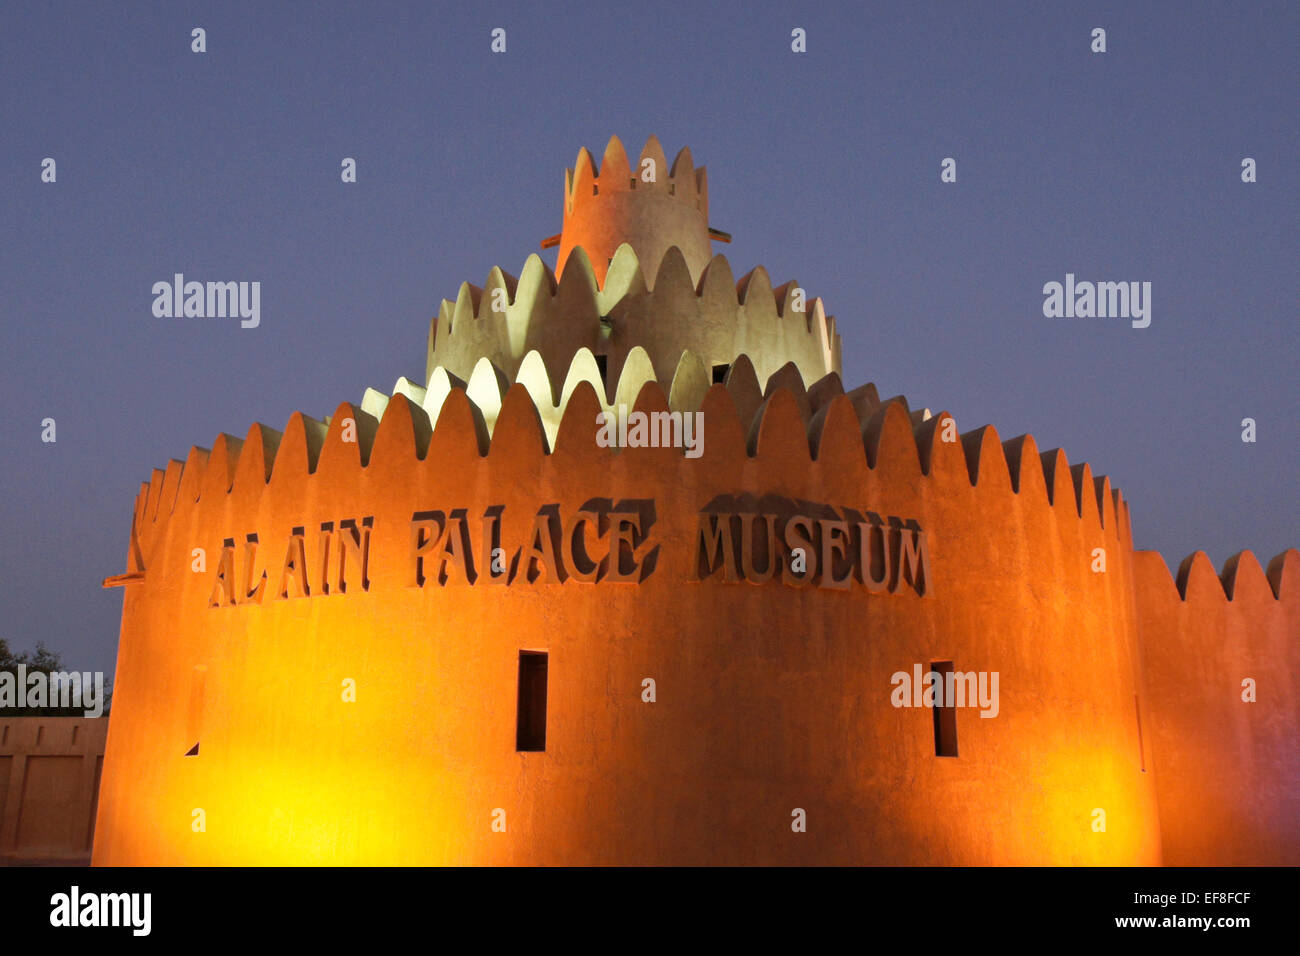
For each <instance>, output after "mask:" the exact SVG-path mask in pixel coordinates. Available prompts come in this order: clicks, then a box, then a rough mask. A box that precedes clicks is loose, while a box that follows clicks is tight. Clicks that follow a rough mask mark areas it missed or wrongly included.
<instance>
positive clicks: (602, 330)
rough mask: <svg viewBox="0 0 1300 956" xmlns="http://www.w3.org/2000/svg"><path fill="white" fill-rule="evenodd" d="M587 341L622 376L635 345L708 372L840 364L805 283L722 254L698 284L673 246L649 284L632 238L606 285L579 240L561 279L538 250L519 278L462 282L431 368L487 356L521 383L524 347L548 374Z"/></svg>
mask: <svg viewBox="0 0 1300 956" xmlns="http://www.w3.org/2000/svg"><path fill="white" fill-rule="evenodd" d="M583 349H585V350H587V351H589V352H590V353H591V354H592V355H593V356H596V357H598V358H599V360H600V362H601V364H603V365H604V367H605V368H606V370H607V374H609V375H612V376H614V377H615V379H617V377H618V376H619V375H620V374H621V373H622V370H623V367H624V365H625V364H626V363H627V361H628V359H629V356H630V355H631V354H632V353H633V352H634V351H635V350H638V349H640V350H641V351H643V352H644V353H645V354H646V356H647V357H648V358H649V359H650V361H651V363H652V364H653V365H654V366H655V368H657V369H660V370H672V369H675V368H676V367H677V363H678V361H679V360H680V358H681V356H682V354H683V353H684V352H691V353H693V354H695V355H696V356H697V357H698V358H699V359H700V361H701V362H703V363H704V366H705V368H706V369H707V370H709V372H710V375H712V374H713V371H714V370H715V369H721V368H724V367H725V366H727V365H729V364H731V363H732V362H733V361H735V360H736V358H737V357H738V356H740V355H747V356H749V359H750V361H751V362H752V363H753V364H754V367H755V370H756V372H757V373H758V374H759V375H760V376H762V377H764V378H766V377H767V376H769V375H771V374H772V373H773V372H775V371H776V370H777V369H778V368H780V367H781V366H783V365H785V364H787V363H789V362H793V363H794V364H795V365H796V366H797V367H798V368H799V371H800V374H801V375H803V376H804V378H806V379H808V380H810V381H812V380H816V379H818V378H821V377H822V376H823V375H826V374H827V373H829V372H839V371H840V367H841V346H840V336H839V333H838V332H837V331H836V325H835V319H834V317H833V316H828V315H827V314H826V309H825V306H824V304H823V302H822V300H821V299H820V298H810V297H808V295H807V293H806V292H805V291H804V290H803V288H802V287H801V286H800V285H799V283H798V282H797V281H795V280H790V281H787V282H785V283H783V284H781V285H780V286H777V287H775V288H773V286H772V282H771V279H770V278H769V277H768V274H767V271H766V270H765V269H763V268H762V267H761V266H760V267H758V268H755V269H753V270H751V271H750V272H749V273H748V274H746V275H745V276H744V277H742V278H741V279H740V281H739V282H737V281H736V280H735V279H734V278H733V276H732V272H731V266H730V264H729V263H728V262H727V259H726V258H725V257H724V256H714V257H713V259H712V260H711V261H710V262H709V263H708V265H707V268H706V269H705V270H704V273H703V275H702V277H701V278H700V281H699V282H698V283H696V282H695V281H694V280H693V279H692V278H691V275H690V273H689V271H688V270H687V268H686V264H685V260H684V259H683V257H682V255H681V253H680V251H679V250H677V249H676V248H672V249H669V250H668V252H667V254H666V255H665V256H664V258H663V260H662V261H661V262H659V263H658V265H657V270H656V272H655V274H654V278H653V285H648V284H647V282H646V281H645V279H644V277H643V275H642V272H641V263H640V262H639V260H638V257H637V254H636V252H635V251H634V250H633V249H632V247H631V246H629V245H626V244H624V245H621V246H619V248H618V251H617V252H616V253H615V255H614V259H613V261H612V262H611V264H610V267H609V271H608V272H607V273H606V276H605V281H604V284H603V285H601V284H598V283H597V281H596V276H595V273H594V271H593V270H592V267H591V263H590V262H589V260H588V259H587V256H586V253H585V252H584V251H583V250H581V249H579V250H577V251H576V252H575V254H574V256H573V257H572V258H571V259H570V260H569V263H568V267H567V268H566V270H565V271H564V274H563V276H562V277H561V278H560V279H559V281H558V282H557V280H556V278H555V275H554V274H553V273H552V272H551V271H550V269H549V268H548V267H547V266H546V264H545V263H544V262H542V260H541V259H540V258H539V257H538V256H536V255H534V256H530V257H529V258H528V261H527V262H526V263H525V264H524V268H523V271H522V273H521V274H520V277H519V278H518V279H516V278H514V277H513V276H511V275H510V274H509V273H507V272H505V271H503V270H502V269H500V268H493V269H492V271H491V272H489V273H488V277H487V280H486V281H485V283H484V285H483V287H482V288H479V287H477V286H473V285H470V284H469V283H464V284H463V285H462V286H461V288H460V292H459V294H458V295H457V297H456V301H455V302H449V301H446V300H444V301H443V303H442V306H441V308H440V309H439V313H438V317H437V318H435V319H434V320H433V321H432V323H431V324H430V329H429V349H428V362H427V365H426V375H427V377H428V378H429V379H430V380H432V378H433V376H434V373H435V371H436V370H437V369H438V368H439V367H441V368H443V369H445V370H446V372H447V373H448V374H449V375H452V376H456V377H458V378H460V379H461V380H468V379H469V377H470V375H471V374H473V371H474V368H475V366H476V365H477V363H478V362H479V361H480V360H481V359H487V360H488V361H489V362H491V363H492V364H493V365H494V366H496V367H497V368H498V369H500V370H501V372H502V373H503V374H504V375H505V376H506V377H507V379H508V380H511V381H513V380H514V378H515V376H516V374H517V373H518V370H519V368H520V366H521V364H522V363H523V360H524V357H525V356H526V355H528V354H529V353H530V352H537V353H538V355H540V357H541V360H542V362H543V364H544V365H545V366H546V369H547V373H548V374H549V375H550V376H551V377H552V378H553V379H554V378H563V375H564V373H565V370H566V369H567V368H568V367H569V366H570V364H571V363H572V362H573V360H574V357H575V356H576V355H577V354H578V353H579V352H580V351H581V350H583ZM660 384H662V385H664V387H665V388H667V387H668V386H669V385H670V382H669V381H662V382H661V383H660Z"/></svg>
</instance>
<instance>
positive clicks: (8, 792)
mask: <svg viewBox="0 0 1300 956" xmlns="http://www.w3.org/2000/svg"><path fill="white" fill-rule="evenodd" d="M107 738H108V718H107V717H102V718H99V719H96V720H92V719H87V718H82V717H13V718H5V717H0V863H14V862H25V861H44V860H58V861H63V862H83V863H89V862H90V847H91V843H92V841H93V839H94V835H95V804H96V795H97V793H98V790H99V775H100V771H101V769H102V767H103V764H104V744H105V742H106V740H107Z"/></svg>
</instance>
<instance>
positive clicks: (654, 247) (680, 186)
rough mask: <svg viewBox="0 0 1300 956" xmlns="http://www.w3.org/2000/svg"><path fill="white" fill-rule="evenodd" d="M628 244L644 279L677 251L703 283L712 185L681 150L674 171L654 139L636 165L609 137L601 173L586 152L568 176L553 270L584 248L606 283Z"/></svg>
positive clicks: (708, 255)
mask: <svg viewBox="0 0 1300 956" xmlns="http://www.w3.org/2000/svg"><path fill="white" fill-rule="evenodd" d="M624 243H628V244H629V245H631V246H632V248H633V249H634V250H636V253H637V255H639V256H640V257H641V261H642V263H644V265H645V267H646V269H647V273H646V275H645V279H646V281H650V280H651V279H652V276H651V275H650V274H649V271H648V270H649V269H653V268H655V267H656V266H657V265H658V263H659V262H660V261H661V260H662V259H663V257H664V256H665V255H667V254H668V250H669V249H673V248H676V249H677V250H678V251H679V252H680V253H681V255H682V258H683V260H684V262H685V263H686V266H687V269H688V271H689V272H690V274H691V275H692V276H693V277H694V278H696V279H698V278H699V277H700V274H701V273H702V272H703V270H704V267H705V266H706V265H707V264H708V262H709V259H710V258H711V255H712V253H711V251H710V250H711V246H710V231H709V187H708V177H707V176H706V174H705V170H704V167H703V166H701V167H700V168H699V169H696V168H695V164H694V161H693V160H692V158H691V151H690V150H689V149H686V148H683V149H682V150H681V151H680V152H679V153H678V154H677V158H676V159H674V160H673V164H672V166H671V167H669V165H668V159H667V157H666V156H665V155H664V150H663V147H662V146H660V145H659V140H658V138H657V137H654V136H651V137H650V139H649V140H648V141H647V142H646V144H645V149H643V150H642V151H641V156H640V158H639V159H638V160H637V161H636V162H635V164H632V163H629V162H628V156H627V152H626V151H625V150H624V149H623V143H622V142H621V141H620V140H619V138H618V137H617V136H612V137H610V140H609V144H608V145H607V146H606V147H605V155H604V157H603V158H602V160H601V162H600V166H599V168H597V166H596V162H595V160H594V159H593V158H592V155H591V153H590V152H588V151H587V149H586V148H585V147H584V148H583V149H581V150H579V152H578V159H577V162H575V163H574V165H573V169H571V170H565V174H564V229H563V231H562V232H561V233H560V235H559V247H560V251H559V258H558V259H557V263H556V272H558V273H560V274H563V273H564V270H565V268H566V264H567V263H568V261H569V257H570V255H572V253H573V252H574V251H575V250H577V249H584V250H586V254H587V256H588V258H589V259H590V261H591V264H592V267H593V268H594V271H595V274H596V276H597V278H598V279H599V280H600V281H602V282H603V281H604V278H605V272H606V269H607V268H608V267H609V265H610V263H611V261H612V259H613V257H614V255H615V253H616V250H617V249H618V247H619V246H621V245H623V244H624Z"/></svg>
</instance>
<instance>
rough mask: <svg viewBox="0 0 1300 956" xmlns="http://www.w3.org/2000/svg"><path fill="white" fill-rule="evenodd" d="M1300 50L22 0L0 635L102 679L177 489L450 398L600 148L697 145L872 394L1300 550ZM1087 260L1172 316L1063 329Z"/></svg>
mask: <svg viewBox="0 0 1300 956" xmlns="http://www.w3.org/2000/svg"><path fill="white" fill-rule="evenodd" d="M194 27H202V28H204V29H205V30H206V40H207V51H206V52H205V53H202V54H196V53H193V52H191V50H190V43H191V41H190V31H191V30H192V29H193V28H194ZM494 27H504V28H505V29H506V31H507V50H506V52H505V53H504V54H493V53H492V52H491V51H490V49H489V43H490V33H491V31H492V29H493V28H494ZM795 27H802V28H803V29H805V30H806V31H807V52H806V53H803V54H796V53H793V52H792V51H791V48H790V46H791V30H792V29H794V28H795ZM1096 27H1101V28H1104V29H1105V30H1106V45H1107V50H1106V52H1105V53H1104V54H1099V53H1093V52H1092V51H1091V49H1090V46H1091V31H1092V30H1093V29H1094V28H1096ZM1298 41H1300V4H1295V3H1289V4H1288V3H1249V4H1232V5H1229V4H1209V3H1131V2H1121V3H1076V4H1070V3H1041V2H1032V3H940V4H931V3H914V2H909V3H898V4H888V5H882V4H862V3H811V4H797V3H768V2H754V0H750V2H744V3H680V4H678V3H663V2H659V3H645V4H620V3H592V2H588V3H564V4H559V3H544V2H531V3H513V4H505V3H491V2H487V3H474V4H465V5H463V6H451V5H446V4H439V3H409V4H387V3H364V4H360V3H358V4H342V3H333V2H312V3H288V2H276V3H219V4H204V3H184V2H179V3H128V4H87V3H58V2H55V3H39V4H36V3H11V4H6V5H5V7H4V8H3V11H0V128H3V130H4V133H3V137H0V225H2V226H3V229H4V245H3V255H0V308H2V309H3V315H2V321H0V337H2V338H0V354H2V355H3V358H4V365H3V369H4V370H3V373H2V377H0V399H3V407H4V414H3V425H2V426H0V481H2V482H3V484H2V489H3V495H2V496H0V501H2V502H3V505H2V506H0V507H2V508H3V512H2V517H3V533H4V546H3V547H2V548H0V628H2V629H0V636H3V637H5V638H6V639H7V640H8V641H9V642H10V643H11V645H13V646H15V647H17V648H20V649H28V648H31V647H33V646H34V645H35V643H36V642H37V641H38V640H39V641H44V642H45V643H47V644H48V645H49V646H50V647H51V648H53V649H55V650H57V651H59V652H61V653H62V654H63V656H64V659H65V661H66V662H67V663H68V664H69V665H70V666H75V667H77V668H79V669H102V670H109V671H111V670H112V667H113V661H114V659H115V653H116V645H117V632H118V627H119V623H120V616H121V608H122V592H121V591H120V590H109V591H106V590H103V589H101V587H100V582H101V580H102V579H103V578H104V577H105V576H107V575H110V574H116V573H120V572H121V571H123V570H124V568H125V555H126V548H127V538H128V531H129V528H130V515H131V506H132V500H133V498H134V496H135V493H136V490H137V489H138V487H139V483H140V482H141V481H142V480H147V479H148V477H149V474H150V471H151V469H152V468H154V467H163V466H165V465H166V463H167V461H168V459H169V458H173V457H174V458H180V459H184V458H185V456H186V453H187V452H188V450H189V448H190V446H191V445H195V444H197V445H202V446H205V447H210V446H211V444H212V441H213V439H214V437H215V436H216V435H217V434H218V433H219V432H222V431H226V432H230V433H232V434H235V435H237V436H241V437H242V436H243V435H244V434H245V433H246V431H247V430H248V427H249V425H250V424H251V423H252V422H254V421H260V422H264V423H266V424H268V425H271V426H273V427H275V428H283V426H284V423H285V421H286V420H287V419H288V417H289V416H290V414H291V413H292V412H294V411H295V410H301V411H303V412H305V413H307V414H310V415H313V416H315V417H318V418H321V417H324V416H326V415H328V414H330V413H331V412H332V411H333V409H334V408H335V407H336V406H337V405H338V403H339V402H341V401H344V400H352V401H358V402H359V401H360V398H361V394H362V392H363V390H364V389H365V387H366V386H374V387H377V388H379V389H381V390H383V391H389V390H390V389H391V387H392V385H393V382H394V381H395V380H396V379H397V378H398V376H401V375H406V376H409V377H411V378H412V379H414V380H416V381H423V378H424V358H425V339H426V335H427V332H428V322H429V318H430V316H431V315H433V314H435V313H436V311H437V307H438V302H439V300H440V299H441V298H443V297H451V298H454V296H455V294H456V290H457V288H458V286H459V285H460V283H461V282H462V281H463V280H469V281H471V282H473V283H475V284H478V285H481V284H482V283H483V281H484V279H485V277H486V276H487V273H488V270H489V269H490V268H491V266H493V265H494V264H499V265H501V266H502V267H503V268H504V269H506V270H507V271H510V272H512V273H514V274H516V275H517V274H518V273H519V271H520V269H521V268H522V266H523V263H524V260H525V258H526V257H527V256H528V255H529V254H530V253H532V252H535V251H537V250H538V242H539V240H540V239H542V238H543V237H545V236H549V235H551V234H553V233H555V232H558V231H559V227H560V214H561V196H562V190H563V182H564V179H563V170H564V167H566V166H570V165H572V164H573V161H574V157H575V156H576V153H577V150H578V148H579V147H580V146H584V145H585V146H587V147H589V148H590V149H591V150H592V151H593V152H594V153H595V154H596V155H597V156H599V155H600V153H601V152H603V149H604V144H605V142H606V140H607V139H608V138H609V136H610V135H611V134H617V135H619V136H620V137H621V138H622V139H623V141H624V142H625V143H626V144H627V145H628V147H629V149H630V150H634V151H637V152H639V150H640V147H641V145H642V144H643V143H644V142H645V139H646V137H647V136H648V135H650V134H651V133H654V134H657V135H658V136H659V138H660V140H661V141H662V143H663V146H664V149H665V150H666V152H667V153H668V155H669V157H670V158H671V157H672V156H673V155H675V154H676V152H677V150H678V149H679V148H680V147H681V146H683V145H687V146H690V147H691V150H692V152H693V155H694V158H695V162H696V163H697V164H703V165H707V167H708V170H709V185H710V201H711V220H712V224H713V225H714V226H716V227H718V228H721V229H724V230H727V231H730V232H731V233H732V234H733V235H734V242H733V243H732V244H731V245H730V246H723V247H719V248H720V250H721V251H723V252H724V253H725V254H726V255H727V257H728V258H729V259H730V261H731V263H732V267H733V269H734V271H735V273H736V275H737V276H740V275H743V274H744V273H745V272H747V271H748V270H749V269H750V268H752V267H753V266H755V265H758V264H762V265H764V266H765V267H766V268H767V269H768V271H769V273H770V274H771V276H772V278H773V281H774V283H776V284H779V283H782V282H785V281H786V280H788V279H791V278H794V279H798V280H799V282H800V283H801V284H802V285H803V286H804V287H805V288H806V289H808V290H809V293H810V294H811V295H816V296H821V297H822V298H823V299H824V300H825V302H826V304H827V308H828V310H829V311H830V312H831V313H832V314H834V315H835V316H836V318H837V320H838V324H839V330H840V333H841V335H842V336H843V342H844V379H845V384H846V386H848V387H854V386H856V385H859V384H862V383H864V382H867V381H872V382H875V383H876V384H877V386H878V387H879V390H880V394H881V395H894V394H898V393H903V394H905V395H907V396H908V398H909V400H910V401H911V402H912V404H913V405H914V406H926V407H929V408H932V409H935V410H939V409H947V410H950V411H951V412H952V413H953V414H954V415H955V416H956V418H957V421H958V424H959V426H960V428H961V429H962V430H967V429H970V428H975V427H978V426H980V425H983V424H986V423H992V424H994V425H995V426H996V427H997V429H998V432H999V434H1000V435H1001V436H1002V437H1003V438H1004V439H1005V438H1010V437H1013V436H1015V435H1019V434H1022V433H1024V432H1030V433H1032V434H1033V435H1034V436H1035V439H1036V440H1037V442H1038V444H1039V447H1040V448H1043V449H1047V448H1054V447H1057V446H1059V447H1061V448H1063V449H1065V451H1066V454H1067V455H1068V456H1069V459H1070V461H1071V462H1075V463H1077V462H1082V461H1087V462H1090V463H1091V465H1092V468H1093V470H1094V473H1096V474H1099V475H1100V474H1105V475H1109V476H1110V478H1111V481H1112V483H1113V484H1115V485H1117V486H1118V487H1119V488H1121V489H1122V490H1123V492H1124V494H1125V496H1126V497H1127V499H1128V500H1129V502H1130V504H1131V508H1132V515H1133V527H1134V537H1135V544H1136V545H1137V547H1139V548H1150V549H1156V550H1159V551H1160V552H1161V553H1162V554H1163V555H1164V556H1165V559H1166V560H1167V561H1168V562H1169V563H1170V564H1171V565H1172V566H1174V567H1175V568H1176V567H1177V564H1178V562H1179V561H1180V560H1181V559H1182V558H1183V557H1184V556H1185V555H1187V554H1188V553H1190V552H1192V551H1194V550H1197V549H1201V550H1204V551H1206V552H1208V553H1209V555H1210V557H1211V559H1212V560H1213V562H1214V564H1215V566H1216V567H1218V566H1221V565H1222V563H1223V561H1224V560H1225V559H1226V558H1227V557H1228V556H1229V555H1231V554H1233V553H1234V552H1236V551H1238V550H1241V549H1246V548H1249V549H1251V550H1253V551H1254V552H1255V554H1256V555H1257V556H1258V557H1259V558H1260V560H1261V562H1263V563H1266V562H1267V560H1268V559H1269V558H1270V557H1271V556H1273V555H1274V554H1276V553H1278V552H1279V551H1282V550H1283V549H1285V548H1288V547H1296V546H1300V508H1298V507H1297V501H1298V499H1300V451H1297V449H1298V448H1300V425H1297V416H1296V397H1297V396H1296V381H1297V366H1298V364H1300V363H1298V360H1300V347H1298V346H1297V335H1296V296H1297V276H1298V275H1300V268H1298V267H1297V252H1298V249H1297V230H1298V229H1300V203H1298V202H1297V197H1298V196H1300V186H1298V184H1300V168H1298V161H1300V135H1298V134H1297V122H1296V121H1297V117H1298V116H1300V109H1297V106H1298V105H1300V96H1298V95H1297V94H1298V93H1300V81H1298V79H1297V77H1298V75H1300V74H1298V72H1297V69H1296V49H1297V45H1298ZM45 157H52V158H54V159H55V161H56V163H57V181H56V182H55V183H52V184H51V183H44V182H42V181H41V164H42V160H43V159H44V158H45ZM343 157H355V158H356V160H357V163H358V177H357V178H358V181H357V182H356V183H355V184H347V185H345V184H343V183H342V182H341V181H340V175H339V171H340V162H341V160H342V158H343ZM945 157H952V158H954V159H956V161H957V182H956V183H941V182H940V163H941V161H942V160H943V159H944V158H945ZM1246 157H1250V158H1253V159H1254V160H1255V161H1256V163H1257V176H1258V181H1257V182H1255V183H1243V182H1242V176H1241V170H1242V160H1243V159H1244V158H1246ZM543 255H544V258H546V259H547V261H548V262H550V263H552V264H554V261H555V252H554V250H551V251H549V252H547V253H544V254H543ZM177 272H181V273H184V274H185V275H186V276H187V277H190V278H194V279H199V280H246V281H251V280H257V281H260V282H261V290H262V294H261V324H260V326H259V327H258V328H256V329H241V328H240V326H239V322H238V320H237V319H193V318H191V319H163V318H156V317H154V315H153V314H152V310H151V306H152V302H153V296H152V293H151V288H152V286H153V284H154V283H155V282H158V281H170V279H171V277H172V275H173V274H174V273H177ZM1067 273H1073V274H1074V275H1076V276H1077V277H1078V279H1080V280H1090V281H1140V282H1150V283H1151V290H1152V291H1151V324H1150V326H1149V327H1148V328H1145V329H1135V328H1133V327H1132V326H1131V324H1130V323H1129V322H1128V321H1126V320H1124V319H1114V318H1112V319H1097V318H1092V319H1081V318H1047V317H1045V316H1044V314H1043V300H1044V296H1043V286H1044V284H1045V283H1048V282H1052V281H1057V282H1064V281H1065V276H1066V274H1067ZM1248 417H1249V418H1253V419H1255V421H1256V422H1257V430H1258V434H1257V437H1258V440H1257V441H1256V442H1255V443H1253V444H1247V443H1244V442H1243V441H1242V438H1241V433H1242V425H1241V422H1242V419H1244V418H1248ZM45 418H54V419H55V420H56V422H57V442H55V443H54V444H47V443H43V442H42V441H41V421H42V419H45Z"/></svg>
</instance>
